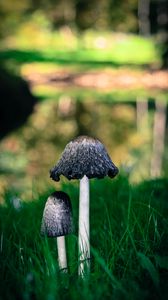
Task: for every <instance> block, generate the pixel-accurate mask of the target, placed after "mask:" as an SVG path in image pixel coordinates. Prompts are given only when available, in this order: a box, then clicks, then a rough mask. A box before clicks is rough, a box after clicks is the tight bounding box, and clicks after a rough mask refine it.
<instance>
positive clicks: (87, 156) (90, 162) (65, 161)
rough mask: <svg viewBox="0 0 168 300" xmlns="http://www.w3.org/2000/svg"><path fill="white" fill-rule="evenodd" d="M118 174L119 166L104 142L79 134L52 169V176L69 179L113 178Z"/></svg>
mask: <svg viewBox="0 0 168 300" xmlns="http://www.w3.org/2000/svg"><path fill="white" fill-rule="evenodd" d="M117 174H118V168H117V167H116V166H115V165H114V163H113V162H112V161H111V159H110V157H109V155H108V153H107V151H106V149H105V147H104V146H103V144H102V143H101V142H100V141H99V140H97V139H94V138H91V137H88V136H79V137H77V138H76V139H74V140H72V141H71V142H69V143H68V144H67V146H66V147H65V150H64V152H63V153H62V157H61V158H60V160H59V161H58V163H57V165H56V166H55V167H53V168H52V169H51V170H50V177H51V178H52V179H53V180H55V181H59V180H60V175H64V176H65V177H67V178H68V179H69V180H71V179H81V178H82V177H83V176H84V175H86V176H87V177H88V178H89V179H90V178H104V177H105V176H109V177H111V178H113V177H115V176H116V175H117Z"/></svg>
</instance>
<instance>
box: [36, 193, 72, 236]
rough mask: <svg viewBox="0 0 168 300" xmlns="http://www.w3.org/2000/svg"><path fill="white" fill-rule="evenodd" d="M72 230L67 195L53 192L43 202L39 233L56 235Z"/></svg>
mask: <svg viewBox="0 0 168 300" xmlns="http://www.w3.org/2000/svg"><path fill="white" fill-rule="evenodd" d="M72 232H73V222H72V207H71V202H70V198H69V196H68V195H67V194H66V193H64V192H54V193H53V194H51V195H50V196H49V197H48V199H47V202H46V204H45V208H44V211H43V218H42V223H41V234H42V235H46V236H48V237H58V236H63V235H67V234H70V233H72Z"/></svg>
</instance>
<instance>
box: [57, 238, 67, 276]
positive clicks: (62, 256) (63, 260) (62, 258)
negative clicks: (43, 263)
mask: <svg viewBox="0 0 168 300" xmlns="http://www.w3.org/2000/svg"><path fill="white" fill-rule="evenodd" d="M56 241H57V249H58V264H59V268H60V270H63V271H65V272H67V257H66V246H65V236H59V237H57V238H56Z"/></svg>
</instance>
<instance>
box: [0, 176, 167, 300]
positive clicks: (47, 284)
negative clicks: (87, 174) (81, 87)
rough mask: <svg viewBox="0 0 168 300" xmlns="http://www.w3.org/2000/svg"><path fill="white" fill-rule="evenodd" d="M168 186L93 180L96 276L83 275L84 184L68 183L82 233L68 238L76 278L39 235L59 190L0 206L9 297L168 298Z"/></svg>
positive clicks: (8, 199)
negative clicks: (81, 214)
mask: <svg viewBox="0 0 168 300" xmlns="http://www.w3.org/2000/svg"><path fill="white" fill-rule="evenodd" d="M167 186H168V180H167V179H159V180H153V181H146V182H143V183H141V184H139V185H135V186H131V185H130V184H129V181H128V179H126V178H125V177H122V176H121V175H120V176H118V178H117V179H115V180H113V181H111V180H110V179H104V180H93V181H91V209H90V210H91V211H90V215H91V256H92V257H91V274H90V277H87V278H86V279H85V280H84V281H83V280H81V279H80V278H78V276H77V268H78V262H77V256H78V253H77V230H78V224H77V221H78V184H77V182H75V183H73V182H71V183H67V182H66V183H65V182H64V183H63V184H62V190H64V191H65V192H67V193H68V194H69V195H70V197H71V200H72V206H73V216H74V225H75V232H74V234H73V235H70V236H68V237H67V240H66V242H67V250H68V263H69V274H62V273H60V272H59V270H58V265H57V254H56V244H55V240H53V239H47V238H46V239H45V238H42V237H41V236H40V223H41V218H42V211H43V208H44V205H45V201H46V198H47V197H48V195H49V194H50V193H51V192H52V190H51V189H50V190H48V191H46V193H45V194H43V195H39V196H35V199H31V201H30V199H29V201H27V202H19V200H18V198H16V197H19V195H14V193H13V192H12V191H11V192H10V191H8V192H7V193H6V195H5V205H2V206H1V207H0V228H1V236H0V238H1V243H0V252H1V273H0V274H1V275H0V276H1V297H2V299H40V300H41V299H88V300H91V299H166V297H167V293H168V292H167V288H166V285H167V284H168V255H167V253H168V217H167V216H168V202H167V199H168V190H167Z"/></svg>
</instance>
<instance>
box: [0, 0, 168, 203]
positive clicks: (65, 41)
mask: <svg viewBox="0 0 168 300" xmlns="http://www.w3.org/2000/svg"><path fill="white" fill-rule="evenodd" d="M166 9H167V2H166V1H143V0H142V1H137V0H129V1H127V2H125V1H117V0H101V1H96V0H94V1H92V2H90V1H82V0H78V1H77V0H69V1H68V0H67V1H66V0H64V1H51V0H47V1H40V0H38V1H30V0H23V1H21V2H20V1H17V0H15V1H10V0H8V1H3V0H1V1H0V17H1V22H0V37H1V44H0V59H1V69H0V81H1V121H0V124H1V135H0V136H1V143H0V150H1V154H0V177H1V184H0V194H1V198H2V199H3V193H4V191H5V189H8V188H9V187H10V188H16V189H17V190H18V189H19V191H20V192H21V194H23V195H22V196H23V198H25V194H26V195H28V194H29V197H31V193H32V189H37V190H38V188H40V189H43V188H44V189H45V188H46V186H48V185H51V184H52V183H51V182H50V181H49V179H48V170H49V169H50V168H51V167H52V166H53V164H54V163H55V161H56V160H58V158H59V155H60V153H61V151H62V150H63V148H64V146H65V145H66V143H67V142H68V141H69V140H70V139H71V138H73V137H74V136H77V135H80V134H88V135H93V136H95V137H98V138H99V139H100V140H101V141H102V142H104V144H105V145H106V147H107V149H108V151H109V153H110V155H111V156H112V158H113V160H114V162H115V163H116V164H117V165H118V166H120V168H121V169H123V172H126V173H128V174H129V175H130V177H131V180H133V181H139V180H143V179H145V178H150V177H151V176H152V177H155V176H160V175H163V176H166V175H167V167H168V163H167V155H166V149H167V139H166V133H167V127H166V115H167V100H168V93H167V88H168V83H167V82H168V74H167V71H166V67H167V10H166ZM25 81H26V82H28V84H29V86H28V85H27V83H25ZM158 145H160V146H158ZM156 161H157V163H156ZM26 197H27V196H26Z"/></svg>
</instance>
